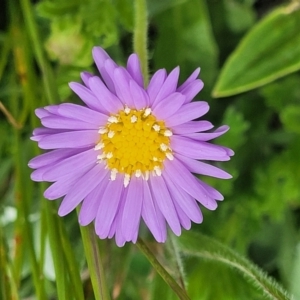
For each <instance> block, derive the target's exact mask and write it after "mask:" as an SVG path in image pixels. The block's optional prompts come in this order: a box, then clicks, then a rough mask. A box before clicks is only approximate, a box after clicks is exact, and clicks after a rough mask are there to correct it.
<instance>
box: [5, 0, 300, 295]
mask: <svg viewBox="0 0 300 300" xmlns="http://www.w3.org/2000/svg"><path fill="white" fill-rule="evenodd" d="M299 8H300V3H299V1H279V0H277V1H275V0H274V1H271V0H257V1H255V0H207V1H205V0H163V1H161V0H149V1H148V17H149V55H150V57H149V63H150V70H151V72H152V73H153V72H154V71H155V70H157V69H158V68H166V69H167V70H168V71H170V70H171V69H172V68H174V67H175V66H177V65H180V68H181V81H182V80H183V79H184V78H186V77H188V76H189V74H190V73H191V72H192V71H193V70H194V69H196V68H197V67H198V66H201V79H202V80H203V81H204V83H205V87H204V90H203V91H202V92H201V93H200V94H199V95H198V97H197V99H201V100H206V101H207V102H208V103H209V105H210V107H211V110H210V112H209V113H208V115H207V116H206V119H209V120H210V121H212V122H213V123H214V124H215V125H216V126H217V125H221V124H228V125H229V126H230V127H231V130H230V131H229V132H228V133H227V134H226V135H225V136H223V137H221V138H219V139H218V140H217V143H220V144H223V145H226V146H228V147H230V148H232V149H234V151H235V153H236V154H235V156H234V157H233V159H232V160H231V161H230V162H226V163H221V164H218V165H219V166H221V167H222V168H224V169H226V170H227V171H229V172H230V173H231V174H232V175H233V179H231V180H226V181H225V180H224V181H222V180H219V179H210V178H209V179H207V178H205V179H204V178H203V180H206V181H207V182H209V183H210V184H211V185H213V186H214V187H216V188H217V189H218V190H220V191H221V192H222V193H223V194H224V196H225V200H224V202H222V203H220V204H219V207H218V209H217V210H216V211H206V210H205V209H203V211H204V222H203V224H200V225H196V224H194V225H193V227H192V233H188V234H183V236H182V237H180V238H177V237H172V238H170V239H169V241H168V242H167V244H165V245H161V244H157V243H156V242H154V240H153V239H152V237H151V236H150V234H149V233H148V232H147V230H146V229H145V228H142V229H141V235H142V236H143V238H144V240H145V241H146V243H147V244H148V245H149V247H150V248H151V250H152V251H153V252H154V253H155V255H156V256H157V258H158V259H159V260H160V262H161V263H162V264H163V265H164V267H165V268H166V269H167V270H168V271H169V272H170V273H171V274H172V275H173V276H174V277H175V278H177V279H178V280H179V281H182V282H184V283H185V285H186V288H187V291H188V294H189V296H190V297H191V299H201V300H202V299H203V300H204V299H220V300H227V299H228V300H230V299H241V300H242V299H264V298H263V297H264V296H263V292H262V290H261V289H257V284H256V283H255V280H254V281H253V280H252V281H251V280H250V281H248V280H247V276H246V278H245V277H244V276H241V272H240V271H238V270H236V269H234V268H233V269H232V268H229V267H228V266H227V265H224V264H220V263H218V261H222V259H220V258H221V257H223V256H222V255H223V254H224V257H229V256H230V255H229V254H228V253H227V252H226V251H227V250H224V253H223V252H222V251H223V250H222V248H220V250H218V251H216V252H214V250H210V249H211V248H210V247H212V248H213V247H214V244H210V242H209V241H206V239H205V238H204V237H203V236H202V235H197V233H204V234H205V235H206V236H210V237H213V238H215V239H216V240H218V241H220V242H222V243H223V244H225V245H227V246H228V247H230V248H231V249H234V250H235V251H236V252H238V253H240V254H242V255H243V256H246V257H248V258H249V259H250V260H251V261H252V262H254V263H255V264H257V265H258V266H260V267H261V268H262V269H263V270H265V272H266V273H267V274H269V275H270V276H272V277H273V278H274V279H276V280H277V281H278V282H279V283H280V284H281V285H282V286H284V287H285V289H286V290H288V291H289V292H290V293H292V294H294V295H295V299H300V285H299V278H300V248H299V247H300V244H299V241H300V235H299V228H300V188H299V180H300V157H299V153H300V73H299V69H300V30H299V28H300V10H299ZM0 15H1V16H0V101H1V102H0V298H1V297H2V298H1V299H94V295H93V290H92V285H91V281H90V277H89V273H88V270H87V264H86V259H85V254H84V249H83V244H82V239H81V235H80V229H79V226H78V222H77V216H76V212H73V213H72V214H70V215H69V216H67V217H65V218H59V217H58V216H57V215H56V212H57V205H58V202H59V201H57V202H50V201H46V200H45V199H44V198H43V196H42V193H43V190H44V189H45V187H46V185H45V184H36V183H33V182H32V181H31V180H30V170H29V168H28V167H27V163H28V161H29V160H30V159H31V158H32V157H33V156H35V155H37V154H38V153H40V152H39V150H38V149H37V147H36V145H35V143H33V142H32V141H30V140H29V137H30V135H31V132H32V130H33V128H35V127H38V126H39V124H38V120H37V118H36V117H35V115H34V109H35V108H37V107H41V106H45V105H48V104H54V103H61V102H65V101H68V102H75V103H77V102H79V100H78V98H77V97H76V96H75V95H74V94H73V93H71V90H70V89H69V87H68V84H67V83H68V82H69V81H80V79H79V73H80V72H81V71H83V70H89V71H91V72H96V69H95V66H94V65H93V61H92V56H91V48H92V47H93V46H94V45H99V46H102V47H104V48H106V50H107V51H108V52H109V53H110V55H111V56H112V57H113V58H114V59H115V60H116V61H117V62H118V63H120V64H124V63H125V59H126V57H127V56H128V55H129V54H130V53H131V52H132V51H133V49H132V32H133V29H134V5H133V1H131V0H86V1H79V0H36V1H31V2H30V0H19V1H18V0H6V1H4V2H2V3H1V12H0ZM222 97H224V98H222ZM197 239H198V244H195V240H196V241H197ZM99 247H100V252H101V254H102V258H103V260H104V268H105V273H106V277H107V281H108V286H109V289H110V292H111V295H112V298H113V299H177V297H176V295H175V294H174V292H173V291H172V290H170V289H169V288H168V287H167V285H166V284H165V283H164V281H163V280H162V279H161V278H160V277H159V276H158V275H157V274H156V272H155V271H154V270H153V269H152V267H151V266H150V264H149V262H148V261H147V259H146V258H145V257H144V256H143V254H142V253H140V252H139V250H138V249H137V247H135V246H134V245H132V244H128V245H125V247H123V248H118V247H117V246H116V245H115V243H114V241H111V240H105V241H99ZM222 253H223V254H222ZM209 254H214V255H215V256H214V255H212V257H210V256H209ZM218 255H219V256H218ZM226 255H227V256H226ZM228 255H229V256H228ZM234 259H235V258H232V259H229V260H230V261H231V262H233V261H234ZM229 265H230V263H229ZM253 283H254V284H253ZM276 299H281V298H276Z"/></svg>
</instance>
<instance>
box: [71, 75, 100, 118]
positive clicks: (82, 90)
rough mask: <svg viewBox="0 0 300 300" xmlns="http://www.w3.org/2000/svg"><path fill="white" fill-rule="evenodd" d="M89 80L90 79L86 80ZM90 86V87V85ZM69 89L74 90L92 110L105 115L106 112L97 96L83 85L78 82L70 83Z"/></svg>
mask: <svg viewBox="0 0 300 300" xmlns="http://www.w3.org/2000/svg"><path fill="white" fill-rule="evenodd" d="M86 80H88V78H86ZM88 86H89V85H88ZM69 87H70V88H71V89H72V90H73V92H74V93H76V94H77V95H78V97H79V98H80V99H81V100H82V101H83V102H84V103H85V104H86V105H87V106H88V107H90V108H91V109H94V110H97V111H99V112H102V113H105V112H106V110H105V108H104V107H103V105H102V104H101V103H100V101H99V100H98V99H97V97H95V95H94V94H93V93H92V92H91V90H90V89H88V88H86V87H85V86H83V85H81V84H80V83H77V82H70V83H69Z"/></svg>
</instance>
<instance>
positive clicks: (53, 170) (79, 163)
mask: <svg viewBox="0 0 300 300" xmlns="http://www.w3.org/2000/svg"><path fill="white" fill-rule="evenodd" d="M97 154H98V152H97V151H95V150H94V149H89V150H87V151H83V152H80V153H78V154H76V155H74V156H71V157H68V158H66V159H64V160H61V161H60V162H58V163H56V164H54V165H52V166H50V169H49V170H48V171H47V172H45V174H44V176H43V179H44V180H45V181H57V180H59V179H60V178H62V177H63V176H65V175H67V174H69V173H74V172H76V171H78V170H80V169H83V168H84V167H86V166H92V165H93V164H94V165H96V164H97Z"/></svg>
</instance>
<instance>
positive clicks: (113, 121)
mask: <svg viewBox="0 0 300 300" xmlns="http://www.w3.org/2000/svg"><path fill="white" fill-rule="evenodd" d="M107 121H108V122H110V123H118V119H117V117H116V116H110V117H109V118H108V119H107Z"/></svg>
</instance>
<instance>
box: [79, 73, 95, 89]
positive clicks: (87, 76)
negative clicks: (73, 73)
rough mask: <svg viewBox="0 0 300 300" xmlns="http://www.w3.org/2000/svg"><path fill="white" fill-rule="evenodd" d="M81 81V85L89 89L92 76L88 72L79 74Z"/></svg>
mask: <svg viewBox="0 0 300 300" xmlns="http://www.w3.org/2000/svg"><path fill="white" fill-rule="evenodd" d="M80 76H81V79H82V81H83V83H84V84H85V85H86V86H87V87H88V88H89V87H90V86H89V79H90V78H91V77H93V76H94V75H93V74H91V73H89V72H81V73H80Z"/></svg>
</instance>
